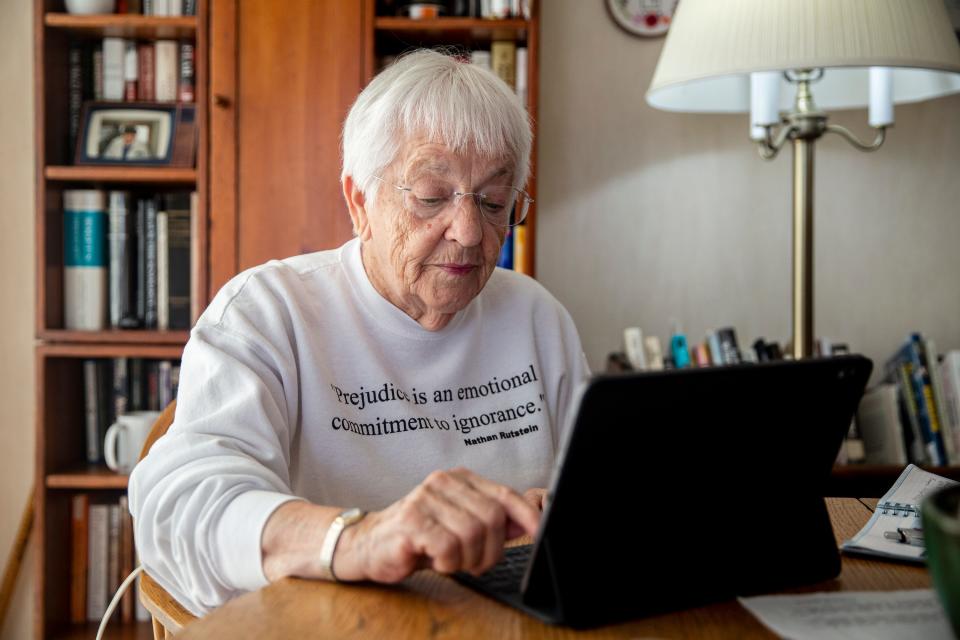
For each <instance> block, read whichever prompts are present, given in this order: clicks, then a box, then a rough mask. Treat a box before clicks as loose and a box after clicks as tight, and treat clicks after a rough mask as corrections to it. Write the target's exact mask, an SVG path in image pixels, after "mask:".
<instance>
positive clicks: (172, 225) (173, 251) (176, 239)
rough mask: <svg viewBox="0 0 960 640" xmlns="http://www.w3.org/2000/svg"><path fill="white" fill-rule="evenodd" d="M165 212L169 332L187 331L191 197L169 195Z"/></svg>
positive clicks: (177, 194)
mask: <svg viewBox="0 0 960 640" xmlns="http://www.w3.org/2000/svg"><path fill="white" fill-rule="evenodd" d="M166 211H167V261H166V264H167V307H168V321H169V322H168V325H169V328H170V329H189V328H190V326H191V324H192V322H191V306H192V294H193V291H192V287H193V283H192V280H193V271H192V269H193V262H192V260H193V252H194V247H193V243H192V238H191V236H192V233H193V226H194V225H193V215H194V211H193V203H192V201H191V196H190V194H187V193H170V194H168V195H167V196H166Z"/></svg>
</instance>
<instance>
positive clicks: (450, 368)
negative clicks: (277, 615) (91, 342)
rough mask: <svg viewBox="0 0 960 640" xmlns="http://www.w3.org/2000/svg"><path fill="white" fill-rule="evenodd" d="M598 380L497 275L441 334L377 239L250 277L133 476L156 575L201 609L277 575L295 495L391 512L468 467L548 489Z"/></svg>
mask: <svg viewBox="0 0 960 640" xmlns="http://www.w3.org/2000/svg"><path fill="white" fill-rule="evenodd" d="M587 375H588V371H587V364H586V360H585V358H584V356H583V351H582V348H581V345H580V340H579V337H578V336H577V332H576V329H575V327H574V325H573V321H572V320H571V318H570V316H569V314H568V313H567V312H566V310H565V309H564V308H563V307H562V306H561V305H560V303H558V302H557V301H556V300H555V299H554V298H553V297H552V296H551V295H550V294H549V293H548V292H547V291H546V290H545V289H544V288H543V287H542V286H541V285H539V284H538V283H537V282H536V281H534V280H532V279H530V278H528V277H526V276H523V275H520V274H516V273H514V272H512V271H505V270H502V269H497V270H495V271H494V274H493V275H492V276H491V278H490V280H489V281H488V282H487V285H486V287H484V289H483V290H482V291H481V292H480V294H479V295H478V296H477V297H476V298H474V299H473V300H472V301H471V302H470V304H469V305H468V306H467V307H466V308H465V309H463V310H462V311H461V312H459V313H458V314H457V315H456V316H455V317H454V318H453V320H451V322H450V324H449V325H447V326H446V327H445V328H444V329H442V330H440V331H435V332H431V331H427V330H425V329H423V328H422V327H421V326H420V325H419V324H417V323H416V322H415V321H414V320H413V319H411V318H410V317H409V316H407V315H406V314H405V313H403V312H402V311H400V310H399V309H398V308H397V307H395V306H393V305H392V304H391V303H390V302H388V301H387V300H386V299H384V298H383V297H382V296H380V294H379V293H378V292H377V291H376V290H375V289H374V288H373V286H372V285H371V284H370V281H369V280H368V279H367V276H366V273H365V271H364V269H363V265H362V262H361V258H360V243H359V241H358V240H351V241H350V242H348V243H347V244H345V245H344V246H342V247H340V248H339V249H336V250H332V251H323V252H318V253H313V254H309V255H304V256H298V257H294V258H289V259H287V260H283V261H271V262H269V263H268V264H265V265H262V266H260V267H256V268H254V269H250V270H248V271H245V272H244V273H241V274H240V275H238V276H237V277H235V278H233V279H232V280H231V281H230V282H229V283H228V284H227V285H226V286H225V287H224V288H223V289H222V290H221V291H220V293H218V294H217V296H216V298H215V299H214V300H213V302H212V303H211V304H210V306H209V307H208V308H207V310H206V311H205V312H204V313H203V315H202V316H201V318H200V320H199V321H198V322H197V325H196V326H195V327H194V329H193V331H192V332H191V335H190V340H189V342H188V343H187V345H186V348H185V350H184V353H183V362H182V369H181V374H180V387H179V397H178V401H177V411H176V418H175V420H174V423H173V425H172V426H171V427H170V430H169V432H168V433H167V435H165V436H164V437H163V438H161V439H160V440H158V441H157V443H156V444H155V445H154V446H153V449H152V450H151V451H150V455H149V456H147V457H146V458H145V459H144V460H143V461H142V462H141V463H140V464H138V465H137V466H136V468H135V469H134V471H133V473H132V475H131V477H130V485H129V495H130V511H131V513H132V514H133V517H134V519H135V532H136V542H137V549H138V551H139V554H140V560H141V562H142V563H143V564H144V566H145V567H146V570H147V572H148V573H149V574H150V576H151V577H152V578H154V579H155V580H156V581H157V582H158V583H159V584H160V585H161V586H162V587H164V588H165V589H166V590H167V591H169V592H170V594H171V595H172V596H173V597H174V598H176V599H177V600H178V601H179V602H180V603H182V604H183V605H184V606H185V607H186V608H188V609H189V610H191V611H192V612H193V613H195V614H198V615H201V614H203V613H205V612H206V611H208V610H209V609H211V608H213V607H216V606H218V605H220V604H222V603H223V602H224V601H226V600H227V599H229V598H231V597H234V596H236V595H239V594H240V593H242V592H244V591H251V590H255V589H258V588H260V587H262V586H264V585H265V584H267V580H266V578H265V577H264V574H263V568H262V564H261V550H260V537H261V533H262V531H263V528H264V525H265V523H266V521H267V519H268V518H269V517H270V515H271V514H272V513H273V511H274V510H275V509H276V508H277V507H278V506H279V505H281V504H282V503H284V502H286V501H288V500H292V499H297V498H298V497H299V498H305V499H307V500H310V501H311V502H313V503H316V504H321V505H329V506H337V507H344V508H347V507H361V508H363V509H366V510H376V509H381V508H383V507H386V506H387V505H389V504H390V503H392V502H394V501H396V500H397V499H399V498H400V497H402V496H403V495H405V494H406V493H407V492H409V491H410V490H411V489H413V488H414V487H415V486H416V485H417V484H419V483H420V482H421V481H422V480H423V479H424V478H425V477H426V476H427V475H428V474H429V473H430V472H431V471H433V470H435V469H447V468H451V467H456V466H463V467H466V468H468V469H470V470H472V471H474V472H476V473H479V474H481V475H483V476H486V477H489V478H491V479H493V480H496V481H498V482H501V483H504V484H507V485H509V486H511V487H513V488H515V489H516V490H517V491H524V490H526V489H528V488H531V487H545V486H546V485H547V482H548V480H549V473H550V471H551V469H552V466H553V461H554V456H555V454H556V452H557V450H558V447H559V444H560V442H561V433H560V429H561V428H562V427H563V425H565V423H566V419H567V418H566V413H567V411H568V409H569V403H570V401H571V396H572V392H573V390H574V388H575V386H576V385H577V384H578V383H579V382H580V381H582V380H583V379H584V378H585V377H586V376H587Z"/></svg>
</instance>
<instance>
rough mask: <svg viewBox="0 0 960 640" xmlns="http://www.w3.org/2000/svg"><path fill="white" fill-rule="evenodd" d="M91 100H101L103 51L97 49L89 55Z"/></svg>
mask: <svg viewBox="0 0 960 640" xmlns="http://www.w3.org/2000/svg"><path fill="white" fill-rule="evenodd" d="M91 59H92V61H93V64H92V67H93V69H92V74H91V75H92V82H93V99H94V100H103V99H104V97H103V49H101V48H97V49H95V50H94V51H93V53H92V54H91Z"/></svg>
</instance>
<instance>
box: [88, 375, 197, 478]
mask: <svg viewBox="0 0 960 640" xmlns="http://www.w3.org/2000/svg"><path fill="white" fill-rule="evenodd" d="M179 384H180V362H179V361H171V360H146V359H143V358H112V359H89V360H84V361H83V401H84V402H83V403H84V411H85V415H84V428H85V436H86V442H87V452H86V454H87V455H86V457H87V462H88V463H90V464H100V463H102V462H103V439H104V437H105V436H106V433H107V429H109V428H110V425H111V424H113V423H114V422H115V421H116V419H117V416H119V415H121V414H124V413H129V412H131V411H161V410H163V408H164V407H166V406H167V405H168V404H170V402H171V401H172V400H173V399H174V398H176V397H177V387H178V386H179Z"/></svg>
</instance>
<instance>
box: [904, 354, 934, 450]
mask: <svg viewBox="0 0 960 640" xmlns="http://www.w3.org/2000/svg"><path fill="white" fill-rule="evenodd" d="M910 367H911V365H910V363H909V362H903V363H901V364H900V366H899V367H898V372H897V388H898V389H899V392H900V403H901V406H902V407H903V413H904V414H905V416H906V419H907V422H906V424H907V425H909V427H910V435H909V437H907V438H906V440H909V442H908V448H909V451H910V460H911V462H914V463H915V464H926V463H927V462H928V461H929V460H928V456H927V448H926V446H925V445H924V438H923V434H922V432H921V429H920V419H919V417H918V416H917V400H916V398H915V397H914V395H913V383H912V382H911V380H910V378H911V376H910Z"/></svg>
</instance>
